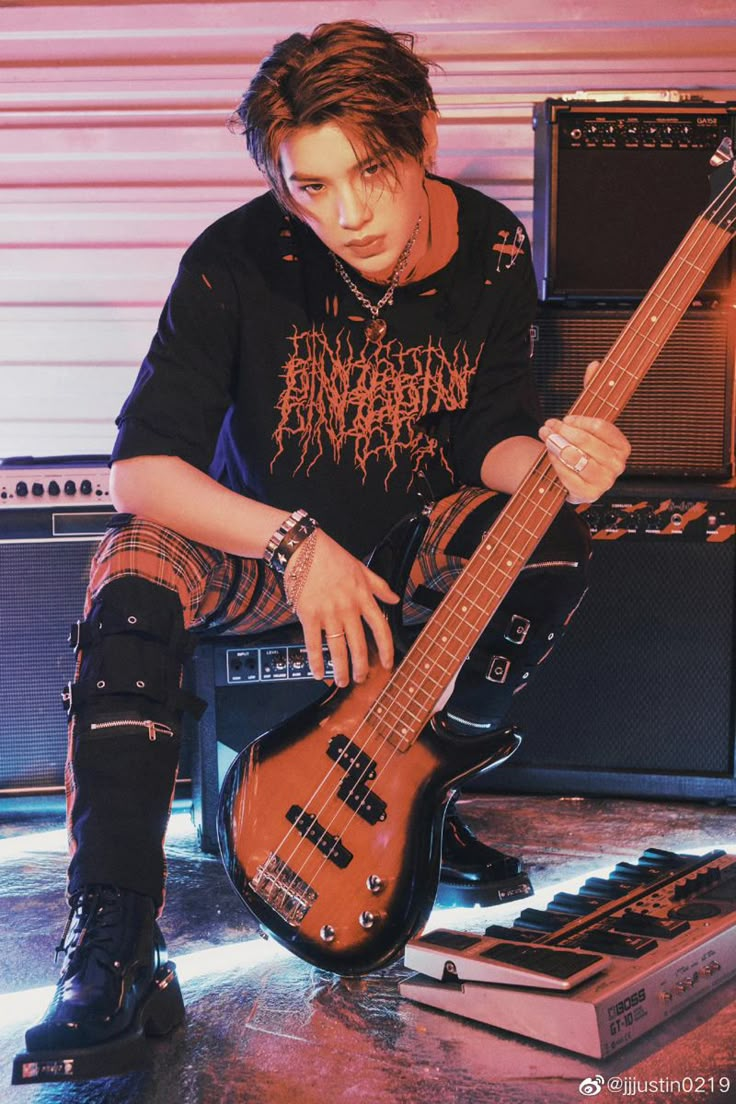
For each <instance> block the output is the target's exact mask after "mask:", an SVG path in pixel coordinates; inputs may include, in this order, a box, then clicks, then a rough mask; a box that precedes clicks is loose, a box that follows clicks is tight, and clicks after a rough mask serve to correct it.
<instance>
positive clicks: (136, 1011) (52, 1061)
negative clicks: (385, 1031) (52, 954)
mask: <svg viewBox="0 0 736 1104" xmlns="http://www.w3.org/2000/svg"><path fill="white" fill-rule="evenodd" d="M71 643H72V644H73V646H74V647H75V649H76V651H77V654H78V662H77V671H76V680H75V681H74V682H73V683H72V684H71V685H70V686H69V687H68V688H67V690H66V693H65V695H64V698H65V701H66V704H67V709H68V712H69V716H70V721H71V731H70V737H71V738H70V748H71V757H70V762H69V764H68V776H67V777H68V783H69V787H68V789H69V805H68V813H69V831H70V836H71V841H72V856H71V862H70V865H69V885H68V897H69V901H70V903H71V906H72V912H71V916H70V920H69V924H68V927H67V931H66V932H65V934H64V938H63V939H62V944H61V947H60V948H59V950H60V951H61V952H62V953H63V954H64V956H65V958H64V966H63V969H62V973H61V978H60V980H59V983H58V986H57V991H56V995H55V997H54V1000H53V1001H52V1003H51V1006H50V1007H49V1009H48V1011H47V1013H46V1015H45V1017H44V1019H43V1021H42V1022H41V1023H39V1024H37V1025H36V1026H35V1027H32V1028H30V1029H29V1031H28V1032H27V1034H26V1046H27V1051H26V1052H25V1053H23V1054H19V1055H18V1056H17V1058H16V1062H15V1068H14V1078H15V1079H17V1080H18V1081H19V1082H21V1083H30V1082H34V1081H67V1080H81V1079H84V1078H90V1077H110V1076H113V1075H115V1074H118V1073H122V1072H125V1071H127V1070H129V1069H131V1068H140V1067H141V1066H142V1065H145V1063H146V1059H147V1056H148V1051H147V1047H146V1045H145V1036H146V1035H165V1034H167V1033H168V1032H169V1031H171V1030H172V1029H173V1028H174V1027H175V1026H176V1025H177V1024H178V1023H181V1021H182V1019H183V1014H184V1013H183V1005H182V998H181V992H180V989H179V985H178V982H177V980H176V974H175V971H174V967H173V965H172V964H171V963H166V952H165V946H164V941H163V938H162V936H161V932H160V931H159V929H158V926H157V924H156V916H157V914H158V912H159V911H160V909H161V908H162V906H163V898H164V882H165V874H166V864H165V859H164V851H163V842H164V836H165V834H166V828H167V825H168V820H169V813H170V809H171V801H172V797H173V791H174V784H175V781H176V772H177V764H178V759H179V745H180V735H179V734H180V732H181V719H182V712H183V710H185V709H189V710H191V711H192V712H194V713H195V714H197V713H198V712H200V711H201V704H202V703H199V702H198V701H197V700H196V699H193V698H192V697H191V695H188V694H185V693H184V692H183V691H182V690H181V687H180V680H181V671H182V663H183V660H184V658H185V656H186V655H187V654H188V652H189V651H191V645H190V642H189V640H188V637H187V634H186V633H185V631H184V625H183V615H182V609H181V604H180V602H179V599H178V596H177V595H176V593H175V592H173V591H171V590H169V589H166V588H164V587H162V586H158V585H156V584H154V583H150V582H148V581H147V580H145V579H141V578H138V577H136V576H123V577H121V578H117V579H114V580H112V581H111V582H109V583H107V584H106V585H105V586H104V587H102V588H101V590H100V591H99V594H98V595H97V597H96V598H95V600H94V602H93V603H92V606H91V609H90V612H89V614H88V616H87V618H86V619H85V621H84V622H81V623H79V624H77V625H76V626H74V629H73V631H72V637H71Z"/></svg>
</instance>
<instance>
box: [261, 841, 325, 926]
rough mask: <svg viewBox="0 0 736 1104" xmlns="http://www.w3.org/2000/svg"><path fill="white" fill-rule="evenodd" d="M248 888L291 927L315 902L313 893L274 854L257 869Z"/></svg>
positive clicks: (302, 880) (296, 923) (295, 924)
mask: <svg viewBox="0 0 736 1104" xmlns="http://www.w3.org/2000/svg"><path fill="white" fill-rule="evenodd" d="M251 886H252V888H253V889H254V890H255V891H256V893H257V894H258V896H259V897H262V898H263V900H264V901H266V903H267V904H269V905H270V906H271V908H272V909H273V910H274V912H277V913H278V914H279V916H280V917H281V918H282V919H283V920H285V921H286V923H287V924H290V925H291V926H292V927H293V928H295V927H297V926H298V925H299V924H301V922H302V920H303V919H304V917H305V916H306V915H307V913H308V912H309V910H310V908H311V907H312V905H313V904H314V902H315V901H316V900H317V893H316V892H315V890H313V889H312V887H311V886H310V885H308V884H307V882H305V881H304V879H303V878H300V877H299V875H298V874H295V873H294V871H293V870H292V869H291V867H290V866H287V864H286V863H285V862H284V861H283V859H280V858H279V857H278V855H276V854H274V853H272V854H271V855H269V857H268V859H267V861H266V862H265V863H262V864H261V865H260V866H259V867H258V869H257V870H256V873H255V877H254V878H253V881H252V882H251Z"/></svg>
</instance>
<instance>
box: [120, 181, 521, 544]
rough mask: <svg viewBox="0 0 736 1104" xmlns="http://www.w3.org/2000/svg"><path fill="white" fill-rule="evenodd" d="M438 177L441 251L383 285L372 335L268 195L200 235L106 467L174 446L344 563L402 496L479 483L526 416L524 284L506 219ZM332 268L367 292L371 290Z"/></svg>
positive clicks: (406, 507)
mask: <svg viewBox="0 0 736 1104" xmlns="http://www.w3.org/2000/svg"><path fill="white" fill-rule="evenodd" d="M444 183H446V184H448V185H449V186H450V187H452V189H453V191H454V193H455V196H456V198H457V202H458V226H459V246H458V250H457V253H456V254H455V256H454V257H453V258H452V259H451V261H450V262H449V263H448V264H447V265H446V266H445V267H444V268H443V269H441V270H440V271H439V272H436V273H434V274H433V275H432V276H430V277H427V278H426V279H423V280H420V281H417V282H416V283H412V284H407V285H405V286H403V287H399V288H398V289H397V290H396V292H395V296H394V303H393V305H392V306H390V307H389V306H387V307H385V308H384V309H383V310H382V312H381V316H382V317H383V318H384V319H385V321H386V323H387V326H388V330H387V333H386V335H385V337H384V339H383V342H382V343H380V344H378V345H377V344H375V343H373V342H370V341H368V340H367V339H366V337H365V332H364V330H365V323H366V322H367V321H369V315H368V312H367V311H366V309H365V308H364V307H363V306H361V304H360V302H359V301H358V300H357V298H356V297H355V295H354V294H353V292H352V291H351V290H350V289H349V288H348V286H347V285H346V284H345V282H344V281H343V280H342V278H341V277H340V276H339V275H338V274H337V272H336V271H335V267H334V264H333V261H332V258H331V256H330V254H329V252H328V250H327V249H326V248H325V246H324V245H323V244H322V243H321V242H320V240H319V239H318V238H317V237H316V235H315V234H314V233H313V232H312V231H311V230H309V229H308V228H307V227H306V226H304V224H302V223H301V222H300V221H298V220H297V219H294V218H292V217H289V216H288V215H285V214H284V212H283V211H282V210H281V209H280V208H279V206H278V204H277V203H276V201H275V199H274V197H273V196H272V195H271V193H267V194H265V195H263V196H260V197H259V198H258V199H255V200H253V201H252V202H251V203H248V204H246V205H245V206H243V207H241V208H239V209H238V210H236V211H233V212H231V213H230V214H228V215H226V216H224V217H223V218H221V219H219V220H218V221H217V222H215V223H214V224H213V225H212V226H210V227H209V228H208V229H207V230H205V231H204V233H203V234H201V235H200V237H199V238H197V240H196V241H195V242H194V243H193V244H192V245H191V246H190V248H189V249H188V250H187V252H186V253H185V255H184V257H183V259H182V263H181V265H180V268H179V273H178V275H177V278H176V281H175V283H174V285H173V287H172V290H171V293H170V295H169V298H168V300H167V302H166V305H165V307H164V310H163V312H162V314H161V318H160V322H159V328H158V332H157V334H156V336H155V337H154V339H153V342H152V345H151V348H150V350H149V353H148V355H147V357H146V359H145V360H144V362H143V365H142V366H141V370H140V373H139V375H138V378H137V380H136V383H135V385H134V388H133V390H132V392H131V394H130V396H129V398H128V399H127V401H126V402H125V405H124V406H123V409H122V411H121V413H120V416H119V418H118V419H117V424H118V427H119V433H118V438H117V441H116V444H115V447H114V450H113V457H112V458H113V461H114V460H122V459H127V458H130V457H132V456H142V455H171V456H179V457H181V458H182V459H183V460H186V461H187V462H188V463H190V464H192V465H194V466H195V467H196V468H199V469H201V470H202V471H206V472H209V473H210V474H211V475H213V476H214V477H215V478H216V479H218V480H219V481H220V482H222V483H223V484H224V485H226V486H227V487H229V488H231V489H232V490H234V491H236V492H239V493H241V494H244V495H248V496H250V497H252V498H255V499H258V500H259V501H262V502H267V503H269V504H271V505H273V506H277V507H279V508H282V509H284V510H294V509H297V508H299V507H303V508H304V509H306V510H308V511H309V513H310V514H312V515H313V516H314V517H316V518H317V519H318V520H319V522H320V524H321V525H322V527H323V528H324V529H325V530H326V531H327V532H328V533H329V534H330V535H331V536H333V537H334V538H335V539H336V540H338V541H340V542H341V543H342V544H343V545H345V547H347V548H349V549H350V551H351V552H353V553H355V554H356V555H359V556H364V555H366V554H367V553H368V552H369V551H370V550H371V548H372V547H373V546H374V545H375V544H376V542H377V541H378V540H379V539H380V538H381V537H382V536H383V535H384V533H385V532H386V531H387V530H388V528H389V527H390V526H391V525H392V524H393V523H394V522H395V521H397V520H398V519H399V518H400V517H401V516H403V515H404V514H406V513H407V512H408V511H410V510H412V509H414V508H416V504H417V495H419V494H422V495H423V497H424V498H427V497H429V496H431V497H433V498H435V499H437V498H440V497H442V496H443V495H445V494H448V493H450V492H451V491H452V490H453V489H454V488H455V487H457V486H459V485H461V484H466V483H470V484H478V483H480V467H481V464H482V461H483V458H484V457H485V455H486V453H487V451H488V449H489V448H491V447H492V446H493V445H494V444H496V443H497V442H498V441H500V440H503V439H504V438H506V437H510V436H515V435H519V434H530V435H534V434H535V433H536V430H537V428H538V425H539V415H538V408H537V404H536V397H535V393H534V387H533V383H532V377H531V366H530V360H529V356H530V326H531V323H532V321H533V318H534V314H535V311H536V303H537V293H536V283H535V279H534V273H533V270H532V264H531V258H530V250H529V242H528V239H527V237H526V234H525V232H524V229H523V227H522V226H521V224H520V223H519V222H518V220H517V219H516V217H515V216H514V215H513V214H512V213H511V212H510V211H509V210H508V209H507V208H506V207H504V206H503V205H502V204H500V203H498V202H496V201H495V200H492V199H489V198H487V197H486V196H484V195H482V194H481V193H480V192H477V191H475V190H474V189H471V188H468V187H465V186H463V185H459V184H457V183H454V182H451V181H444ZM346 267H347V266H346ZM348 271H349V273H350V275H351V278H352V279H353V280H354V281H355V283H356V284H357V285H358V286H359V287H360V289H361V290H362V291H363V293H364V294H365V295H366V296H367V297H368V298H369V299H370V300H371V301H372V302H373V303H376V302H377V301H378V299H379V298H380V296H381V292H382V290H383V289H382V288H380V287H378V288H377V287H376V285H373V284H371V283H369V282H367V281H365V280H363V279H362V278H361V277H360V275H359V273H357V272H356V271H354V270H352V269H349V268H348Z"/></svg>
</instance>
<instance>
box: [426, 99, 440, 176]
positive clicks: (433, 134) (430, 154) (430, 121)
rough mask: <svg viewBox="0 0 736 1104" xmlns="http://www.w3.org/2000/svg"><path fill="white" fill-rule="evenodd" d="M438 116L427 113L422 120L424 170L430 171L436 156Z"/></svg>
mask: <svg viewBox="0 0 736 1104" xmlns="http://www.w3.org/2000/svg"><path fill="white" fill-rule="evenodd" d="M438 118H439V116H438V114H437V112H436V111H428V112H427V114H426V115H425V116H424V118H423V119H422V133H423V134H424V142H425V146H424V157H423V161H424V167H425V169H431V168H432V167H433V166H434V161H435V157H436V154H437V142H438V138H437V121H438Z"/></svg>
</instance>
